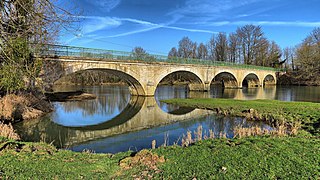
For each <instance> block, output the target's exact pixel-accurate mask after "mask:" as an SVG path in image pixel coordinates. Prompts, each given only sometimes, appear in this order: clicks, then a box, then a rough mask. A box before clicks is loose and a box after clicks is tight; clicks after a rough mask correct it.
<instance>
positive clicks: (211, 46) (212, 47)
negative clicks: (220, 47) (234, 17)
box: [207, 34, 216, 61]
mask: <svg viewBox="0 0 320 180" xmlns="http://www.w3.org/2000/svg"><path fill="white" fill-rule="evenodd" d="M215 38H216V37H215V35H214V34H213V35H212V36H211V38H210V40H209V42H208V45H207V47H208V48H207V49H208V54H209V59H211V60H212V61H214V60H215V59H216V40H215Z"/></svg>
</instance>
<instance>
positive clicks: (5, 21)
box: [0, 0, 77, 91]
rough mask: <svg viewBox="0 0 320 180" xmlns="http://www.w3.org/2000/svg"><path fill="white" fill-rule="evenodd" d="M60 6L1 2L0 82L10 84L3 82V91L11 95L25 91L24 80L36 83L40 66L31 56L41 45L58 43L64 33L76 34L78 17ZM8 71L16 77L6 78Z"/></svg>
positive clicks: (41, 1) (29, 0) (43, 0)
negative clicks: (7, 91) (72, 32)
mask: <svg viewBox="0 0 320 180" xmlns="http://www.w3.org/2000/svg"><path fill="white" fill-rule="evenodd" d="M57 4H58V2H57V1H53V0H1V1H0V22H1V23H0V63H1V64H0V79H1V78H2V79H3V78H5V79H7V80H8V81H0V88H6V89H10V91H11V90H14V89H20V88H23V87H24V86H23V80H22V79H29V81H34V80H35V78H36V76H37V74H38V73H39V66H41V62H38V61H37V59H35V58H32V55H31V54H32V52H36V51H37V50H39V49H41V48H42V45H41V44H44V43H54V42H56V39H57V37H58V35H59V33H60V32H61V30H63V29H65V30H66V29H72V30H74V28H75V26H73V25H74V24H73V22H75V21H77V18H76V17H77V15H74V14H72V13H71V12H70V11H68V10H66V9H64V8H61V7H58V6H57ZM65 7H66V6H65ZM6 69H15V70H16V73H15V76H12V75H10V74H6ZM32 84H33V83H31V84H30V83H29V85H32Z"/></svg>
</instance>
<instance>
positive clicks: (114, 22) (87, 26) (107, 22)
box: [79, 16, 122, 34]
mask: <svg viewBox="0 0 320 180" xmlns="http://www.w3.org/2000/svg"><path fill="white" fill-rule="evenodd" d="M79 18H82V19H84V22H83V24H84V25H83V27H82V33H83V34H89V33H93V32H96V31H99V30H102V29H107V28H115V27H118V26H120V25H121V24H122V22H121V21H119V20H118V19H117V18H112V17H101V16H80V17H79Z"/></svg>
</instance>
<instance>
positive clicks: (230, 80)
mask: <svg viewBox="0 0 320 180" xmlns="http://www.w3.org/2000/svg"><path fill="white" fill-rule="evenodd" d="M211 85H221V86H222V87H223V88H238V80H237V78H236V76H235V75H234V74H233V73H232V72H231V71H221V72H219V73H217V74H216V75H215V76H214V77H213V79H212V80H211Z"/></svg>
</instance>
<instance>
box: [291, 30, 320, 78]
mask: <svg viewBox="0 0 320 180" xmlns="http://www.w3.org/2000/svg"><path fill="white" fill-rule="evenodd" d="M296 55H297V61H296V65H297V67H298V71H299V74H300V75H301V76H302V77H303V78H304V79H305V80H306V81H318V82H317V84H319V81H320V78H319V75H320V71H319V69H320V28H315V29H314V30H313V31H312V32H311V34H310V35H308V36H307V37H306V38H305V39H304V41H303V42H302V44H301V45H300V46H299V47H298V48H297V52H296Z"/></svg>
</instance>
